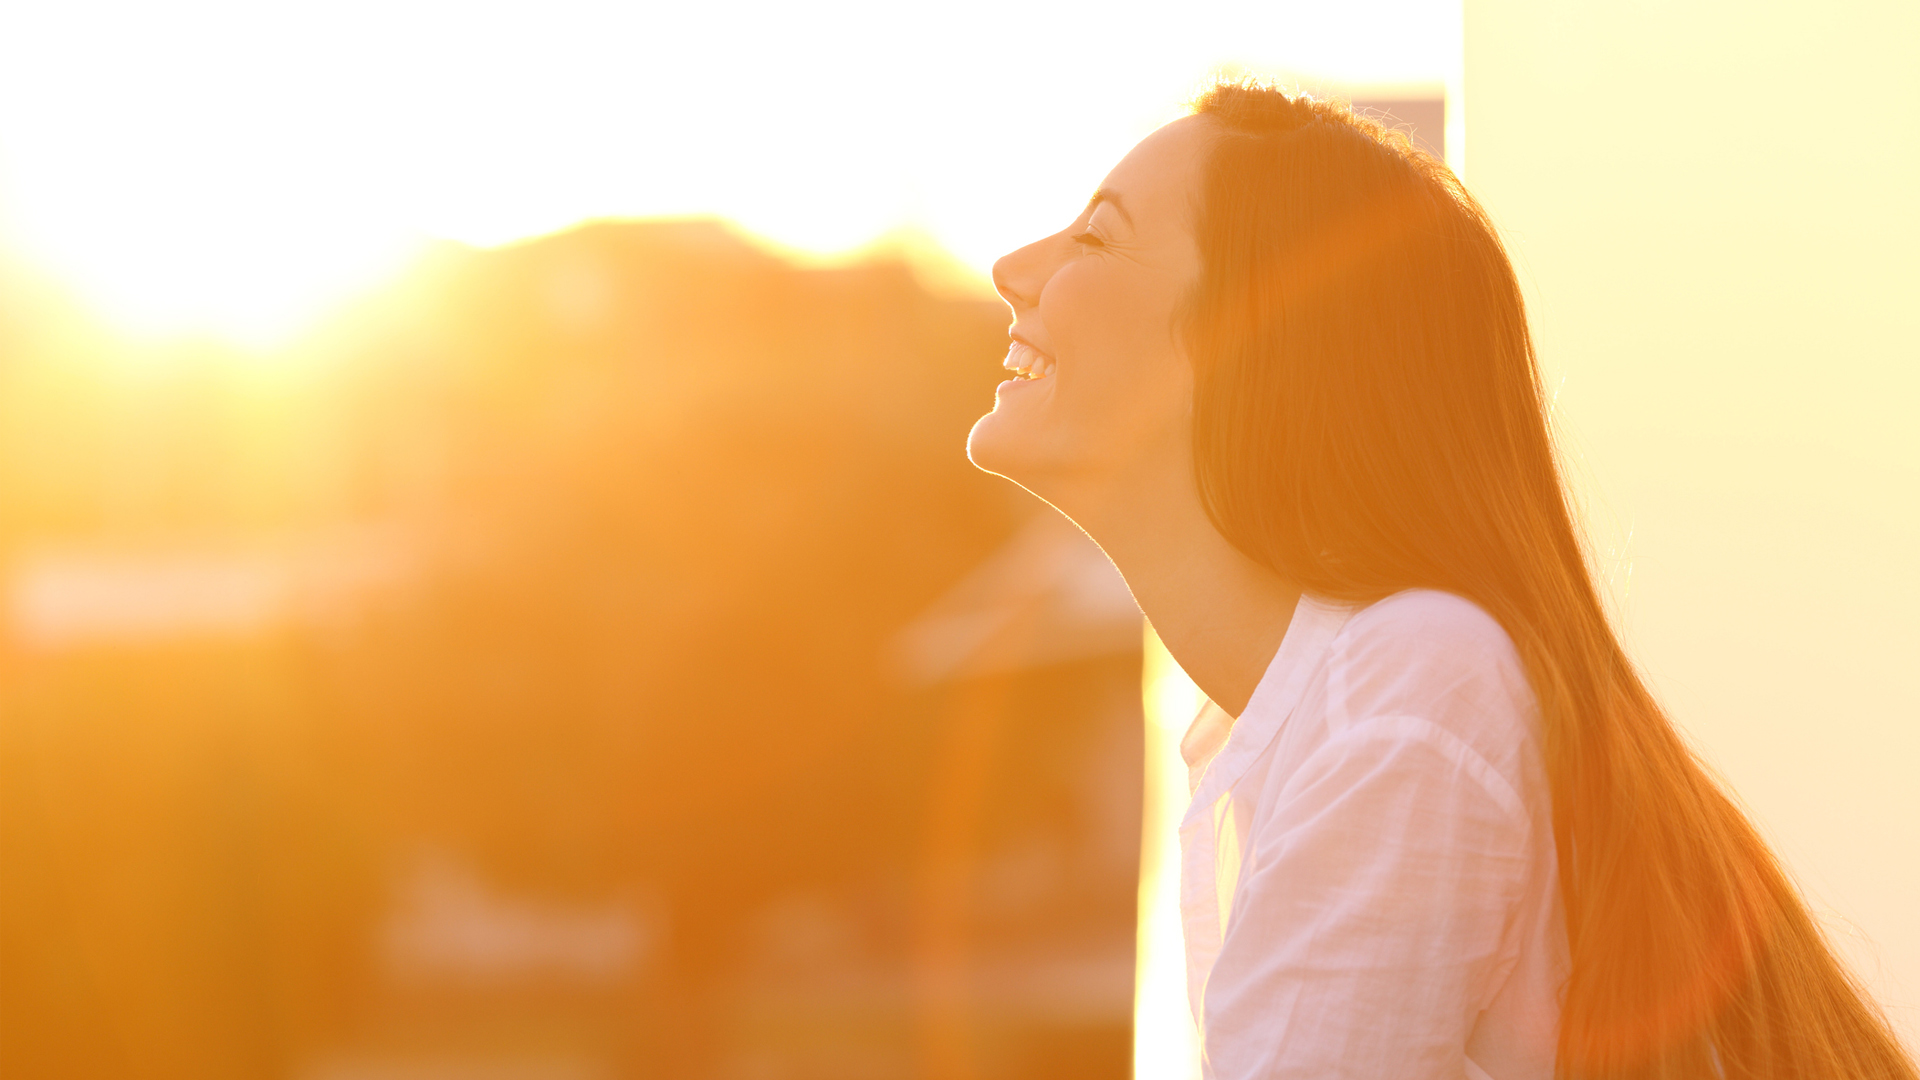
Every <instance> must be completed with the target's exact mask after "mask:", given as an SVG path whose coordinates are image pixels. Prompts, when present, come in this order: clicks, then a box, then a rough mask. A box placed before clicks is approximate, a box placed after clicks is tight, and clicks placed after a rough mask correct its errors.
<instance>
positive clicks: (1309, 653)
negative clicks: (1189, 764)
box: [1187, 593, 1354, 818]
mask: <svg viewBox="0 0 1920 1080" xmlns="http://www.w3.org/2000/svg"><path fill="white" fill-rule="evenodd" d="M1353 612H1354V609H1353V608H1352V607H1349V606H1347V605H1345V604H1335V603H1332V602H1330V601H1326V600H1317V599H1315V598H1313V597H1310V596H1308V595H1306V594H1305V593H1302V594H1301V595H1300V602H1299V603H1298V604H1295V605H1294V609H1293V618H1292V619H1291V620H1290V621H1288V623H1287V632H1286V634H1285V635H1284V636H1283V637H1282V638H1281V640H1280V648H1279V649H1278V650H1276V651H1275V652H1274V654H1273V660H1272V662H1270V663H1269V664H1268V665H1267V670H1266V673H1265V674H1264V675H1262V676H1261V677H1260V684H1259V685H1258V686H1256V687H1254V690H1253V696H1252V697H1251V698H1249V699H1248V700H1247V707H1246V708H1245V709H1244V710H1242V711H1241V713H1240V717H1239V719H1237V720H1235V721H1234V722H1233V728H1232V730H1230V731H1229V732H1228V733H1227V741H1226V745H1224V746H1222V747H1221V748H1220V752H1219V753H1217V754H1215V755H1214V757H1213V761H1212V763H1211V764H1209V765H1208V766H1207V768H1206V772H1205V773H1203V774H1202V775H1201V777H1200V781H1199V783H1198V785H1196V787H1195V789H1194V793H1193V803H1192V805H1190V806H1189V807H1188V808H1187V816H1188V817H1189V818H1191V817H1192V816H1193V815H1194V814H1196V813H1199V812H1201V808H1202V807H1207V806H1212V805H1213V803H1214V802H1215V801H1216V800H1217V799H1219V797H1220V794H1221V793H1222V792H1224V791H1226V790H1227V789H1229V788H1231V787H1232V786H1233V785H1234V783H1235V782H1236V781H1238V780H1239V779H1240V777H1241V776H1243V775H1245V773H1246V771H1247V768H1248V767H1249V766H1250V765H1252V764H1253V762H1254V759H1256V758H1258V757H1259V756H1260V754H1261V753H1262V752H1263V751H1264V750H1266V748H1267V746H1268V744H1270V743H1272V742H1273V738H1274V736H1275V735H1277V734H1279V732H1280V727H1281V725H1282V724H1283V723H1285V722H1286V719H1287V717H1288V716H1290V715H1292V713H1293V709H1294V706H1296V705H1298V704H1299V703H1300V698H1301V696H1302V695H1303V694H1305V693H1306V690H1307V683H1308V682H1309V681H1310V680H1311V679H1312V678H1313V675H1314V672H1316V671H1318V670H1319V669H1320V666H1321V663H1322V662H1323V661H1324V660H1325V659H1326V655H1327V650H1328V648H1329V647H1330V646H1332V644H1333V638H1334V635H1336V634H1338V633H1339V632H1340V628H1341V627H1343V626H1345V625H1346V624H1347V620H1348V619H1349V618H1351V617H1352V616H1353Z"/></svg>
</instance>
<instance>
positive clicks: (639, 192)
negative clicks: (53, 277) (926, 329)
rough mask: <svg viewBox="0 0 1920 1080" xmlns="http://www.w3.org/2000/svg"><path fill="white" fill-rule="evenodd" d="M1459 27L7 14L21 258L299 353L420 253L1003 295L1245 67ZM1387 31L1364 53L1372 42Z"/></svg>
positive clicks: (657, 11)
mask: <svg viewBox="0 0 1920 1080" xmlns="http://www.w3.org/2000/svg"><path fill="white" fill-rule="evenodd" d="M1458 26H1459V20H1458V8H1457V4H1455V3H1452V2H1448V0H1384V2H1380V3H1374V4H1368V5H1365V6H1364V7H1357V8H1356V7H1353V6H1342V7H1339V8H1337V9H1336V8H1330V7H1328V6H1326V5H1310V4H1305V3H1279V4H1274V3H1264V4H1256V3H1247V2H1236V3H1230V4H1222V5H1216V6H1213V7H1210V8H1208V9H1205V10H1202V11H1197V12H1189V13H1185V14H1182V15H1180V16H1178V17H1175V16H1174V14H1173V13H1172V12H1171V11H1169V10H1167V9H1155V8H1149V7H1139V8H1129V7H1121V8H1104V9H1100V10H1099V11H1098V12H1097V13H1093V14H1089V13H1088V10H1087V9H1085V8H1083V7H1081V6H1079V5H1068V4H1057V5H1027V4H1014V3H1011V2H994V3H980V4H972V5H967V6H963V7H933V6H910V7H906V8H902V7H900V6H898V5H884V4H874V3H840V4H830V5H826V6H824V7H816V6H810V7H807V8H805V9H801V8H795V7H792V6H790V5H774V4H758V5H748V6H745V7H726V8H721V7H717V6H706V5H679V6H668V5H658V4H638V5H616V4H610V3H594V2H571V3H565V2H563V3H556V4H542V5H537V6H535V5H530V4H529V5H518V6H505V7H492V6H489V7H475V6H473V5H456V4H449V3H437V2H433V0H410V2H399V3H381V4H374V3H365V2H360V3H346V4H330V5H325V6H318V5H316V6H298V5H252V4H242V3H234V2H223V0H186V2H180V3H171V4H159V5H152V4H149V5H137V4H127V3H122V4H115V3H91V4H88V3H80V4H60V5H13V6H12V7H11V8H10V9H9V10H8V12H7V13H6V14H5V15H0V102H4V104H0V245H4V246H5V247H8V248H12V249H15V250H17V251H19V252H21V253H22V254H24V255H25V256H26V257H27V258H29V259H30V260H32V261H33V262H36V263H38V264H40V265H42V266H44V267H46V268H48V269H50V270H52V271H53V272H55V273H56V274H57V275H58V276H59V277H61V278H64V279H65V280H67V281H68V282H70V283H72V284H73V285H74V286H75V287H76V288H77V289H78V290H79V291H80V292H81V293H82V294H83V295H85V296H86V297H87V298H89V300H90V301H91V302H92V303H93V304H94V305H96V306H97V307H99V308H101V309H102V310H103V311H105V312H106V313H108V314H110V315H111V316H112V317H113V318H114V320H115V321H117V322H119V323H120V324H121V325H123V326H127V327H132V328H137V329H144V330H149V331H178V330H212V331H216V332H219V333H221V334H223V335H225V336H228V337H235V338H239V339H242V340H244V341H249V342H252V343H255V344H260V345H265V344H271V343H273V342H275V341H279V340H283V339H285V338H286V337H287V336H289V335H290V334H292V333H294V332H296V331H297V330H298V329H300V328H301V327H302V326H304V325H306V324H308V323H309V322H311V321H312V320H313V319H314V318H315V317H316V316H318V315H319V314H320V313H322V312H324V311H325V310H327V309H328V307H329V306H330V305H332V304H334V303H337V302H338V301H340V300H341V299H342V298H344V297H347V296H350V295H352V294H353V293H354V292H355V291H357V290H361V289H365V288H367V287H369V286H371V285H373V284H375V283H377V282H378V281H379V280H381V278H382V277H383V276H385V275H387V274H388V273H390V272H391V271H392V270H393V269H394V268H395V267H397V266H398V265H400V264H402V263H403V262H404V261H405V260H406V258H407V257H408V254H409V253H410V252H411V251H413V250H415V249H416V247H417V246H418V245H419V244H420V243H421V242H422V241H423V240H424V239H427V238H438V239H452V240H458V241H462V242H466V243H471V244H481V245H489V244H497V243H501V242H505V241H510V240H515V239H520V238H523V237H528V236H533V235H538V234H541V233H545V232H550V231H552V230H555V229H558V228H563V227H565V226H567V225H571V224H573V223H575V222H578V221H581V220H585V219H589V218H596V217H612V216H633V217H640V216H658V215H681V214H715V215H720V216H723V217H727V218H730V219H733V220H734V221H736V222H738V223H740V224H741V225H743V226H744V227H745V228H746V229H747V230H749V231H751V232H754V233H757V234H759V235H762V236H764V237H767V238H768V239H770V240H772V241H774V242H776V243H778V244H781V245H785V246H787V247H789V248H793V249H798V250H800V251H803V252H808V253H813V254H815V255H830V254H833V253H838V252H847V251H851V250H853V249H857V248H860V247H862V246H864V245H869V244H873V243H875V242H876V241H880V240H883V239H884V238H887V237H894V238H898V237H901V236H907V237H925V238H930V239H931V240H932V241H934V242H935V244H937V245H938V246H940V247H943V248H944V249H946V250H948V251H951V252H952V253H954V254H955V255H956V256H957V257H958V259H959V260H960V262H961V263H962V264H964V265H965V266H967V267H971V268H972V270H973V272H974V274H975V275H976V277H975V280H974V282H973V284H974V286H975V287H979V286H980V283H981V281H982V280H983V277H982V276H981V275H983V274H984V271H985V269H986V268H987V267H988V266H989V265H990V264H991V263H992V260H993V259H994V258H995V257H997V256H998V255H999V254H1001V253H1002V252H1004V251H1006V250H1009V249H1011V248H1012V247H1014V246H1017V245H1018V244H1019V243H1023V242H1025V240H1027V239H1030V238H1031V237H1033V236H1035V235H1040V234H1042V233H1044V232H1048V231H1051V230H1053V229H1055V228H1057V227H1058V223H1059V220H1060V218H1061V215H1062V214H1069V213H1071V212H1072V210H1073V209H1074V208H1075V207H1076V206H1077V205H1078V204H1079V203H1080V201H1081V200H1082V199H1083V198H1084V195H1085V193H1086V191H1087V190H1089V189H1090V188H1091V187H1092V186H1094V184H1095V183H1096V182H1097V181H1098V179H1099V177H1100V175H1101V174H1102V173H1103V172H1104V171H1105V169H1106V168H1107V167H1108V165H1110V164H1111V163H1112V161H1114V160H1116V159H1117V158H1118V157H1119V156H1120V154H1121V153H1122V152H1123V151H1124V149H1125V148H1126V147H1127V146H1128V145H1130V144H1131V143H1132V142H1133V141H1135V140H1136V139H1137V138H1138V137H1139V136H1140V135H1141V134H1142V133H1144V132H1145V131H1146V130H1148V129H1150V128H1151V127H1152V126H1154V125H1155V124H1157V123H1159V122H1161V121H1163V120H1165V119H1167V118H1168V117H1170V116H1172V115H1175V114H1177V112H1178V110H1179V108H1180V104H1181V102H1182V100H1183V99H1184V98H1185V97H1187V96H1188V94H1189V93H1190V92H1191V91H1192V89H1193V88H1194V87H1195V86H1196V85H1197V84H1198V83H1199V82H1200V81H1201V80H1202V79H1203V78H1204V77H1205V76H1206V75H1207V73H1208V72H1209V71H1211V70H1216V69H1218V68H1221V67H1223V66H1225V67H1229V68H1237V69H1244V70H1249V71H1257V72H1266V73H1279V74H1282V75H1287V76H1289V77H1293V78H1297V79H1298V80H1300V81H1301V82H1303V83H1304V84H1307V85H1354V84H1376V85H1377V84H1382V83H1394V84H1409V83H1417V84H1424V85H1435V84H1438V83H1441V82H1443V81H1445V80H1446V79H1448V78H1449V77H1450V74H1451V70H1452V65H1453V62H1454V60H1455V58H1457V55H1458V33H1459V32H1458ZM1356 28H1363V29H1364V32H1359V33H1357V32H1355V31H1356Z"/></svg>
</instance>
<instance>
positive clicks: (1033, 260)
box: [993, 240, 1051, 313]
mask: <svg viewBox="0 0 1920 1080" xmlns="http://www.w3.org/2000/svg"><path fill="white" fill-rule="evenodd" d="M1045 248H1046V241H1044V240H1043V241H1039V242H1037V243H1032V244H1028V245H1027V246H1026V247H1023V248H1021V249H1020V250H1018V251H1014V252H1009V253H1008V254H1005V255H1002V256H1000V258H999V259H998V260H996V261H995V262H994V264H993V291H995V292H997V293H999V294H1000V298H1001V299H1002V300H1005V301H1006V302H1007V306H1009V307H1011V308H1013V310H1014V311H1015V312H1016V313H1018V312H1020V311H1022V310H1025V309H1028V308H1032V307H1035V306H1037V305H1038V304H1039V303H1040V290H1041V289H1043V288H1045V287H1046V284H1047V278H1048V277H1050V276H1051V273H1050V267H1049V265H1048V262H1047V260H1046V257H1045Z"/></svg>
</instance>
